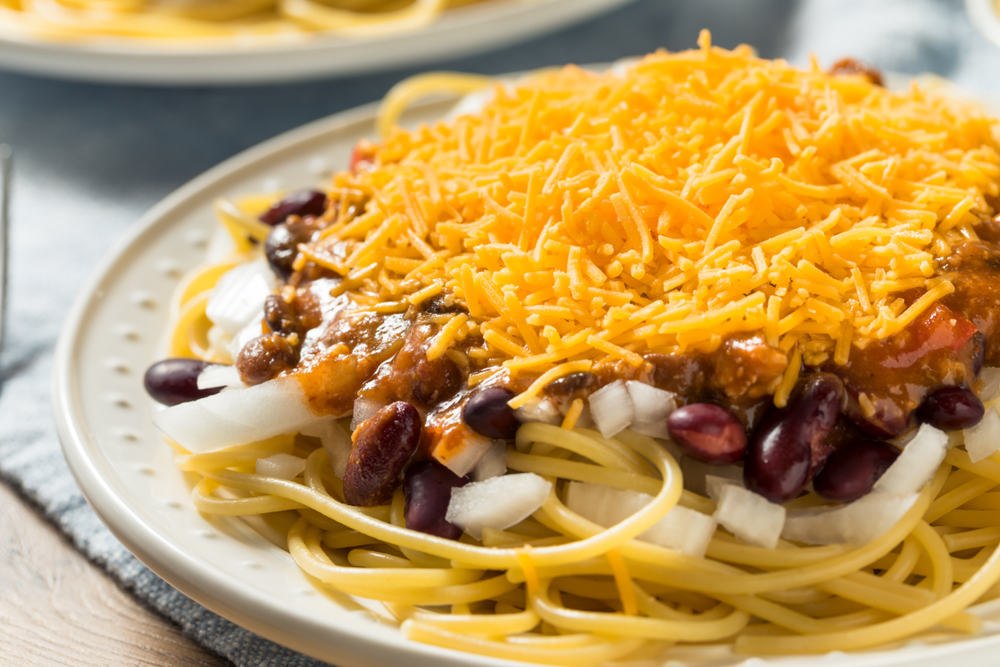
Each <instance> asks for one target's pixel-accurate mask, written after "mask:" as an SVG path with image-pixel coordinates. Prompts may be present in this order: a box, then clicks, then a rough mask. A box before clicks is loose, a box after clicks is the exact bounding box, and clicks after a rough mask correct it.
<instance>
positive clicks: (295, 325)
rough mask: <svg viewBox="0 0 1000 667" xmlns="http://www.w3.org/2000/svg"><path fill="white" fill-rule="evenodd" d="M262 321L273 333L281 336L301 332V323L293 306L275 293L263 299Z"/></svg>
mask: <svg viewBox="0 0 1000 667" xmlns="http://www.w3.org/2000/svg"><path fill="white" fill-rule="evenodd" d="M264 323H265V324H267V326H268V328H269V329H270V330H271V331H273V332H274V333H279V334H281V335H282V336H290V335H291V334H293V333H294V334H299V335H301V334H302V325H300V324H299V320H298V317H296V314H295V307H294V306H292V304H290V303H288V302H287V301H285V300H284V299H282V298H281V297H280V296H278V295H277V294H270V295H268V297H267V298H266V299H264Z"/></svg>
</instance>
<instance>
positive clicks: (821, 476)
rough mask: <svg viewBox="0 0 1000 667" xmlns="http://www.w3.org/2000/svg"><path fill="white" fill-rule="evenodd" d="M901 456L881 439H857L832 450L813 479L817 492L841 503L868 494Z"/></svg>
mask: <svg viewBox="0 0 1000 667" xmlns="http://www.w3.org/2000/svg"><path fill="white" fill-rule="evenodd" d="M898 456H899V450H898V449H896V448H895V447H893V446H892V445H891V444H889V443H888V442H884V441H882V440H856V441H854V442H850V443H844V444H842V445H840V446H839V447H837V448H836V449H835V450H833V453H832V454H830V457H829V458H828V459H827V460H826V463H825V464H824V465H823V467H822V468H820V471H819V472H818V473H816V476H815V477H813V481H812V482H813V489H815V491H816V493H818V494H819V495H821V496H822V497H824V498H826V499H827V500H832V501H834V502H838V503H849V502H851V501H852V500H857V499H858V498H860V497H861V496H864V495H867V494H868V492H869V491H871V490H872V487H873V486H875V482H877V481H878V479H879V477H881V476H882V473H884V472H885V471H886V470H887V469H888V468H889V466H891V465H892V462H893V461H895V460H896V458H897V457H898Z"/></svg>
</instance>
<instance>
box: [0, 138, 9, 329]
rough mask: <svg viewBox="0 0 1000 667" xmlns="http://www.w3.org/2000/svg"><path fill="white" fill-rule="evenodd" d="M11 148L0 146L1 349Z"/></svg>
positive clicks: (5, 290)
mask: <svg viewBox="0 0 1000 667" xmlns="http://www.w3.org/2000/svg"><path fill="white" fill-rule="evenodd" d="M11 154H12V151H11V149H10V146H8V145H7V144H0V348H3V336H4V329H5V328H6V326H7V317H6V315H7V273H8V271H9V269H8V268H7V267H8V264H9V261H8V260H9V259H10V257H9V252H8V248H9V245H10V236H9V234H8V228H9V226H10V225H9V224H8V218H9V216H8V210H9V207H10V166H11Z"/></svg>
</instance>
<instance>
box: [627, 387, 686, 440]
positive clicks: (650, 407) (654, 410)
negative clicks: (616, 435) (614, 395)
mask: <svg viewBox="0 0 1000 667" xmlns="http://www.w3.org/2000/svg"><path fill="white" fill-rule="evenodd" d="M625 386H626V388H627V389H628V395H629V397H630V398H631V399H632V406H633V408H634V411H635V413H634V415H633V417H632V430H633V431H635V432H636V433H642V434H643V435H648V436H650V437H653V438H660V439H662V440H666V439H668V438H669V437H670V433H669V432H668V431H667V417H669V416H670V413H671V412H673V411H674V410H676V409H677V395H676V394H674V393H673V392H670V391H665V390H663V389H657V388H656V387H654V386H652V385H648V384H646V383H644V382H636V381H634V380H629V381H628V382H626V383H625Z"/></svg>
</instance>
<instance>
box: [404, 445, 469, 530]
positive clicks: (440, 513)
mask: <svg viewBox="0 0 1000 667" xmlns="http://www.w3.org/2000/svg"><path fill="white" fill-rule="evenodd" d="M468 483H469V478H468V477H459V476H458V475H456V474H455V473H453V472H452V471H450V470H448V469H447V468H445V467H444V466H443V465H441V464H440V463H438V462H437V461H418V462H417V463H414V464H412V465H410V466H409V467H408V468H407V469H406V475H405V476H404V478H403V491H404V492H405V493H406V509H405V510H404V514H405V516H406V527H407V528H409V529H410V530H417V531H420V532H421V533H427V534H428V535H437V536H438V537H443V538H445V539H448V540H457V539H458V538H459V537H460V536H461V535H462V529H461V528H459V527H458V526H456V525H455V524H453V523H448V522H447V521H445V520H444V517H445V515H446V514H447V513H448V503H450V502H451V490H452V489H455V488H458V487H460V486H465V485H466V484H468Z"/></svg>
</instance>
